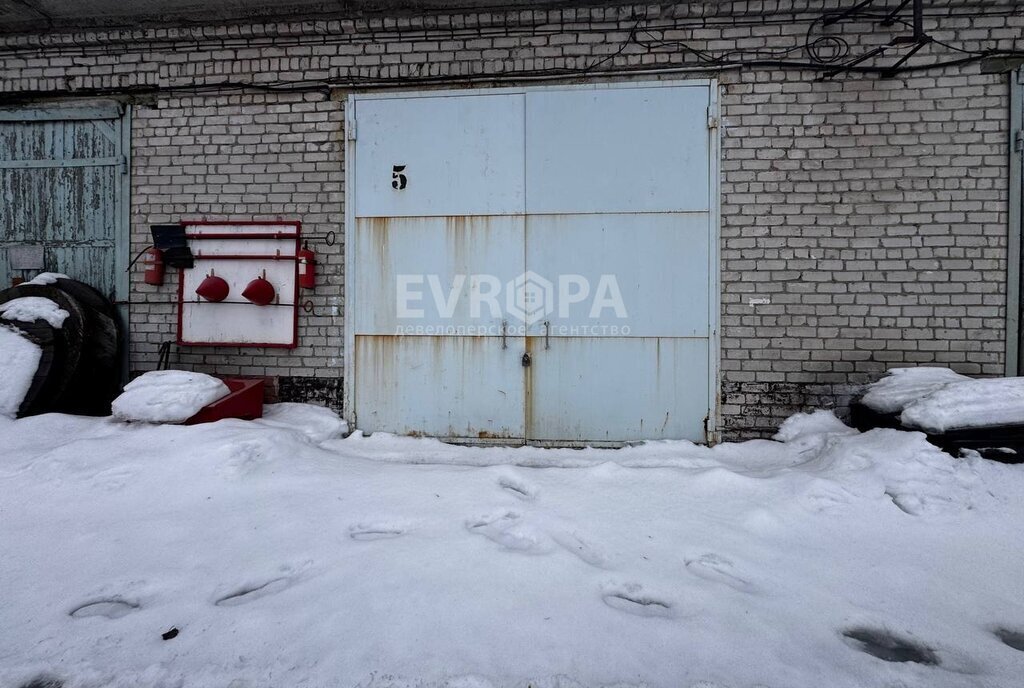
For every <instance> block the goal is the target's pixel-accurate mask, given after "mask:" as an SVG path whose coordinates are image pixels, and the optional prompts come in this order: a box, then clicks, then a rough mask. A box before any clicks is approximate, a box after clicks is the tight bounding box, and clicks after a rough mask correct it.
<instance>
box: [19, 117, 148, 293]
mask: <svg viewBox="0 0 1024 688" xmlns="http://www.w3.org/2000/svg"><path fill="white" fill-rule="evenodd" d="M128 140H129V139H128V125H127V117H126V114H125V112H124V109H123V106H121V105H119V104H116V103H90V104H87V105H68V106H52V107H32V108H17V109H0V288H6V287H9V286H10V285H11V280H12V279H13V278H15V277H24V278H30V277H32V276H33V275H34V274H35V273H37V272H41V271H44V270H45V271H48V272H62V273H64V274H66V275H68V276H70V277H72V278H74V279H77V280H80V281H82V282H85V283H87V284H90V285H92V286H94V287H96V288H97V289H99V290H100V291H101V292H103V293H104V294H106V295H107V296H110V297H112V299H113V300H114V301H115V302H122V303H123V302H126V301H127V288H128V280H127V275H126V273H125V266H126V259H127V253H128V185H127V182H128V147H129V144H128Z"/></svg>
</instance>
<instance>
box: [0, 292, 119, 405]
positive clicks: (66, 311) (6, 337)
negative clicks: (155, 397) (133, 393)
mask: <svg viewBox="0 0 1024 688" xmlns="http://www.w3.org/2000/svg"><path fill="white" fill-rule="evenodd" d="M121 341H122V332H121V323H120V320H119V318H118V315H117V311H116V308H115V307H114V305H113V304H111V303H110V301H109V300H108V299H107V298H106V297H104V296H103V295H102V294H101V293H99V292H98V291H96V290H95V289H93V288H92V287H90V286H88V285H86V284H83V283H82V282H77V281H75V280H72V279H70V278H68V277H67V275H61V274H57V273H43V274H41V275H39V276H37V277H36V278H35V279H33V280H32V281H30V282H25V283H23V284H19V285H18V286H15V287H11V288H10V289H5V290H3V291H0V379H2V380H4V382H5V384H4V385H3V389H2V391H0V415H4V416H8V417H14V416H31V415H35V414H38V413H46V412H50V411H60V412H64V413H74V414H81V415H108V414H109V413H110V402H111V400H113V398H114V397H115V396H116V395H117V392H118V391H119V389H120V384H121V379H120V367H121V357H120V349H121Z"/></svg>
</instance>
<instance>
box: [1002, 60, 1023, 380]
mask: <svg viewBox="0 0 1024 688" xmlns="http://www.w3.org/2000/svg"><path fill="white" fill-rule="evenodd" d="M1009 78H1010V142H1009V144H1010V146H1009V153H1010V155H1009V165H1010V180H1009V182H1010V183H1009V198H1008V200H1009V224H1008V226H1007V244H1006V247H1007V248H1006V366H1005V368H1006V370H1005V372H1006V375H1008V376H1010V377H1015V376H1017V375H1019V374H1020V371H1021V370H1022V369H1024V361H1021V355H1022V354H1024V343H1022V342H1021V327H1020V316H1021V242H1022V240H1024V212H1022V210H1021V205H1022V203H1024V67H1018V68H1017V69H1015V70H1014V71H1012V72H1010V73H1009Z"/></svg>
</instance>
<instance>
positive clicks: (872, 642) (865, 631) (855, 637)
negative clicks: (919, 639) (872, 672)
mask: <svg viewBox="0 0 1024 688" xmlns="http://www.w3.org/2000/svg"><path fill="white" fill-rule="evenodd" d="M843 639H844V640H845V641H846V644H847V645H849V646H850V647H853V648H854V649H857V650H860V651H861V652H864V653H866V654H869V655H871V656H872V657H877V658H878V659H881V660H884V661H886V662H915V663H917V664H938V663H939V658H938V657H937V656H936V655H935V651H934V650H932V649H931V648H930V647H927V646H925V645H921V644H919V643H915V642H914V641H912V640H908V639H907V638H901V637H900V636H898V635H895V634H893V633H890V632H889V631H885V630H882V629H878V628H868V627H858V628H850V629H847V630H845V631H843Z"/></svg>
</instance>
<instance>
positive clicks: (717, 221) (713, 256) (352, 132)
mask: <svg viewBox="0 0 1024 688" xmlns="http://www.w3.org/2000/svg"><path fill="white" fill-rule="evenodd" d="M679 87H689V88H706V89H707V90H708V103H709V106H708V122H707V125H708V175H709V176H708V180H709V184H708V193H709V194H710V196H711V197H710V198H709V199H708V215H709V222H708V231H709V233H710V235H711V236H710V237H709V246H710V251H709V252H708V253H709V258H708V262H709V265H708V388H707V392H708V417H707V422H706V427H707V431H706V433H705V440H706V441H707V442H708V444H715V443H717V442H719V441H720V439H721V432H720V427H721V418H720V414H721V379H720V378H721V366H720V360H721V341H720V340H721V336H720V332H719V329H720V313H721V289H720V286H719V285H720V273H721V260H720V246H719V244H720V237H721V180H720V178H719V170H720V164H719V163H720V161H719V157H720V154H721V153H720V146H721V126H720V121H721V117H720V116H719V109H720V104H719V89H718V80H717V79H686V80H665V81H624V82H623V81H608V82H601V83H594V84H546V85H543V86H522V87H507V88H469V89H467V88H462V89H450V90H448V89H434V90H427V91H424V90H416V91H388V92H380V93H378V92H365V93H350V94H349V95H348V98H347V99H346V101H345V162H344V168H345V189H344V197H345V226H344V228H343V232H342V236H343V237H344V242H345V243H344V252H345V279H344V287H343V288H344V294H343V298H344V303H345V307H344V308H345V312H344V321H343V326H344V328H345V331H344V333H343V337H342V341H343V347H344V349H343V350H342V352H341V355H342V376H343V377H342V406H343V409H342V415H343V416H344V418H345V420H346V421H348V424H349V428H350V429H351V430H356V429H358V425H357V418H356V416H355V405H354V402H355V383H354V382H353V380H354V376H355V329H354V326H353V325H354V323H353V318H354V313H355V311H354V309H353V308H351V307H349V304H350V303H351V299H352V298H353V297H355V298H358V295H356V294H353V291H352V288H353V283H354V281H355V280H354V278H353V275H354V274H355V270H356V269H357V268H358V266H357V265H355V263H354V258H355V251H352V250H350V247H351V246H353V244H352V243H351V242H352V240H353V237H354V235H355V193H356V189H355V174H354V173H355V165H356V159H355V150H356V137H357V136H358V132H357V127H356V111H357V103H358V102H359V101H360V100H386V99H393V98H450V97H462V96H485V95H504V94H525V93H528V92H531V91H574V90H581V91H586V90H590V91H595V90H617V89H629V88H679ZM568 444H570V445H576V444H578V443H568Z"/></svg>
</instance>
